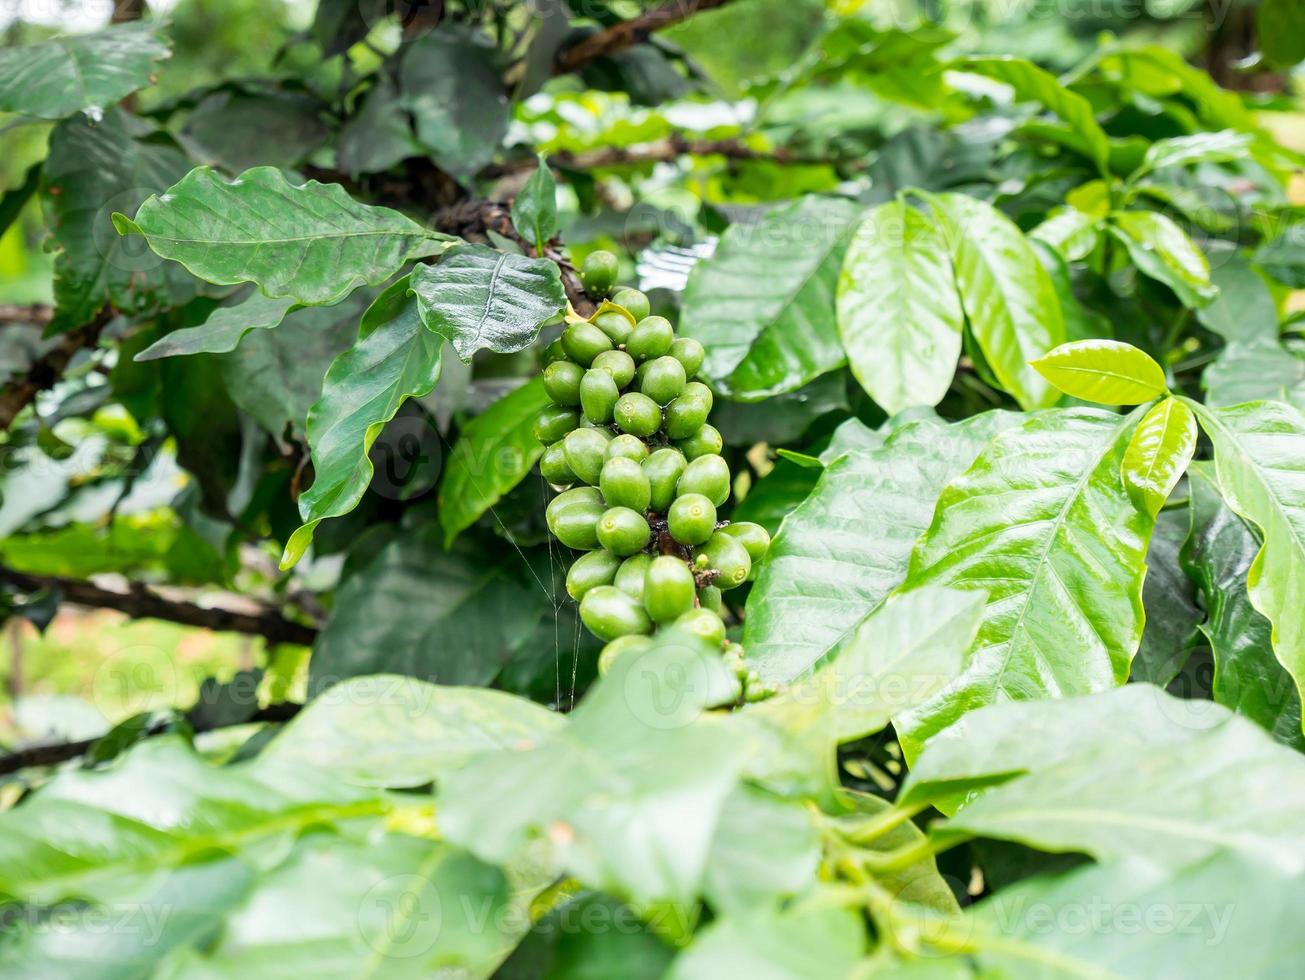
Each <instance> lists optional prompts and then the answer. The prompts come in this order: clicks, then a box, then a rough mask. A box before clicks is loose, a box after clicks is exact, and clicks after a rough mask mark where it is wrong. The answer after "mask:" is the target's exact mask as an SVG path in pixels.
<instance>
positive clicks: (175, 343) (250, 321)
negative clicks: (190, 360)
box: [135, 289, 295, 361]
mask: <svg viewBox="0 0 1305 980" xmlns="http://www.w3.org/2000/svg"><path fill="white" fill-rule="evenodd" d="M294 305H295V301H294V300H293V299H290V298H288V297H285V296H282V297H280V298H277V299H272V298H271V297H268V296H265V295H263V293H262V292H260V291H259V290H257V289H255V290H253V291H252V292H250V293H248V294H246V295H244V296H243V297H242V298H240V299H239V300H237V301H235V302H233V303H229V304H227V305H224V306H219V307H218V308H217V309H216V310H214V311H213V312H212V313H210V314H209V317H208V319H207V320H205V321H204V322H203V323H202V324H200V325H199V326H198V327H185V328H183V329H181V330H174V331H173V332H172V333H170V334H167V335H165V336H163V337H161V338H159V339H158V340H156V341H155V342H154V343H152V344H150V346H149V347H146V348H145V349H144V350H143V351H141V352H140V353H139V354H137V355H136V358H135V359H136V360H138V361H154V360H157V359H158V358H160V357H176V356H177V355H179V354H224V353H226V352H227V351H233V350H235V349H236V345H237V344H239V343H240V338H242V337H243V336H244V335H245V334H246V333H248V332H249V331H250V330H271V329H272V328H273V327H276V326H278V325H279V324H280V323H281V321H282V320H284V319H285V315H286V314H287V313H288V312H290V308H291V307H293V306H294Z"/></svg>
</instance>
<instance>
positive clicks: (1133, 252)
mask: <svg viewBox="0 0 1305 980" xmlns="http://www.w3.org/2000/svg"><path fill="white" fill-rule="evenodd" d="M1106 228H1107V229H1108V230H1109V231H1110V233H1111V234H1112V235H1114V236H1115V237H1116V238H1117V239H1119V240H1120V241H1121V242H1123V243H1124V246H1125V247H1126V248H1127V249H1128V255H1129V257H1130V258H1131V259H1132V260H1133V264H1134V265H1136V266H1137V268H1138V270H1139V271H1140V272H1141V273H1142V274H1143V275H1146V276H1149V277H1151V278H1152V279H1155V280H1156V281H1157V282H1161V283H1164V285H1166V286H1168V287H1169V288H1170V289H1172V290H1173V291H1174V295H1175V296H1177V297H1178V299H1179V301H1180V302H1181V303H1182V304H1183V305H1184V306H1187V307H1198V306H1204V305H1205V304H1206V303H1208V302H1210V300H1212V299H1214V298H1215V297H1216V296H1217V295H1218V294H1219V290H1218V288H1217V287H1216V286H1214V285H1213V284H1212V283H1211V282H1210V263H1209V262H1207V261H1206V258H1205V256H1204V255H1202V254H1201V250H1200V249H1198V248H1197V247H1196V245H1195V244H1194V243H1193V242H1192V240H1191V238H1189V237H1188V235H1187V232H1185V231H1183V229H1182V228H1180V227H1178V225H1176V224H1174V221H1173V219H1172V218H1169V217H1166V216H1165V215H1163V214H1160V213H1159V212H1158V211H1112V212H1111V213H1110V218H1109V220H1108V221H1107V223H1106Z"/></svg>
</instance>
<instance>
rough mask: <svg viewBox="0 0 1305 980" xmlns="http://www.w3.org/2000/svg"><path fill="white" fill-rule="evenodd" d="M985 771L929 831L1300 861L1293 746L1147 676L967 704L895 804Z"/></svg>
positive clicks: (1114, 852)
mask: <svg viewBox="0 0 1305 980" xmlns="http://www.w3.org/2000/svg"><path fill="white" fill-rule="evenodd" d="M961 739H964V740H965V744H964V745H961V744H960V743H959V741H958V740H961ZM936 745H937V746H940V749H939V751H938V753H937V754H936V755H935V754H934V752H935V746H936ZM931 756H932V758H931ZM985 784H986V785H987V786H988V787H989V788H987V789H984V790H983V791H982V792H981V793H979V794H978V795H977V796H976V797H973V798H971V799H969V800H968V801H967V802H965V803H964V805H963V806H961V807H960V808H959V809H958V810H957V811H956V813H955V814H954V816H953V817H952V818H951V819H950V820H948V821H947V822H946V823H945V824H943V825H941V826H935V827H931V828H930V833H931V836H935V837H938V838H940V839H942V840H947V839H954V838H955V837H958V836H960V837H968V836H983V837H997V838H1001V839H1003V840H1014V841H1018V842H1020V843H1023V844H1027V845H1030V846H1033V847H1037V848H1039V849H1041V850H1050V851H1080V852H1082V853H1085V854H1090V855H1092V856H1093V857H1095V858H1096V859H1097V860H1099V861H1109V860H1120V859H1126V858H1138V859H1141V860H1145V861H1148V862H1150V863H1152V864H1154V865H1156V866H1159V867H1165V868H1180V867H1182V866H1183V865H1186V864H1189V863H1191V862H1193V861H1199V860H1202V859H1204V858H1207V857H1210V856H1211V855H1213V854H1216V853H1218V852H1219V851H1221V850H1230V851H1239V852H1241V853H1243V854H1246V855H1256V856H1261V857H1264V858H1267V859H1271V860H1273V861H1274V863H1275V864H1277V865H1278V866H1279V867H1281V868H1282V869H1284V870H1286V871H1290V872H1292V873H1295V874H1297V875H1299V874H1301V873H1302V872H1303V871H1305V837H1302V835H1301V834H1300V832H1299V826H1300V821H1301V818H1302V817H1303V816H1305V766H1302V765H1301V764H1300V756H1299V755H1298V754H1297V753H1296V752H1295V751H1294V750H1293V749H1290V748H1287V747H1286V746H1283V745H1279V744H1277V743H1276V742H1274V741H1273V740H1272V739H1271V738H1270V737H1269V736H1268V734H1267V733H1265V732H1264V731H1263V730H1262V729H1261V728H1260V727H1259V726H1258V725H1256V724H1254V723H1253V722H1251V721H1249V720H1247V719H1245V718H1241V717H1239V716H1237V715H1234V714H1232V713H1231V712H1229V711H1228V710H1227V709H1226V708H1222V707H1220V706H1219V705H1215V704H1210V703H1209V702H1190V701H1183V700H1180V699H1178V698H1174V697H1172V696H1171V695H1168V694H1166V693H1165V692H1163V691H1161V690H1159V689H1158V688H1154V687H1151V686H1150V685H1147V684H1130V685H1128V686H1127V687H1124V688H1121V689H1119V690H1116V691H1109V692H1104V693H1100V694H1095V695H1091V696H1088V697H1083V698H1076V699H1074V700H1072V701H1064V702H1059V703H1056V704H1051V703H1049V702H1024V703H1019V702H1015V703H1007V704H996V705H991V706H989V707H986V708H983V709H980V710H979V711H976V712H974V713H972V714H970V715H969V716H968V717H967V718H966V720H965V722H963V723H962V724H961V725H958V726H956V727H955V728H953V729H951V730H949V731H947V732H945V733H944V734H943V735H940V736H938V737H937V738H936V739H935V740H934V741H933V742H931V743H930V744H929V746H928V747H927V748H926V749H925V752H924V754H923V755H922V756H921V757H920V759H919V760H918V761H917V763H916V766H915V767H914V769H913V771H912V773H911V775H910V776H909V777H908V778H907V781H906V783H905V784H904V785H903V788H902V800H899V805H901V804H902V801H903V800H910V801H912V802H913V803H915V804H919V803H922V802H925V801H927V800H929V799H931V798H935V794H938V793H939V792H942V793H945V794H947V795H948V796H949V797H950V798H951V799H954V798H955V797H954V796H950V794H954V793H956V792H957V791H958V790H964V789H971V790H972V789H976V788H978V787H980V786H983V785H985ZM994 784H996V785H994ZM940 802H942V801H940Z"/></svg>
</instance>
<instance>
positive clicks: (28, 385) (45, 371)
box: [0, 306, 114, 431]
mask: <svg viewBox="0 0 1305 980" xmlns="http://www.w3.org/2000/svg"><path fill="white" fill-rule="evenodd" d="M113 316H114V313H113V310H112V309H111V308H110V307H107V306H106V307H105V308H104V309H103V310H101V311H100V312H99V313H97V314H96V315H95V318H94V319H93V320H91V322H90V323H88V324H86V325H85V326H81V327H78V328H77V329H76V330H70V331H69V332H68V333H65V334H61V335H60V336H59V338H58V342H57V343H56V344H55V345H54V347H52V348H51V349H50V350H48V351H46V352H45V354H44V355H42V356H41V357H40V358H38V359H37V360H36V361H35V362H33V364H32V366H31V367H29V368H28V369H27V372H26V373H25V374H23V375H21V376H20V377H17V378H15V379H14V380H13V381H10V382H9V383H8V384H6V385H5V386H4V388H3V389H0V431H7V430H8V429H9V426H11V425H13V422H14V419H15V418H17V417H18V413H19V412H21V411H22V410H23V409H24V408H26V407H27V406H28V405H30V404H31V403H32V402H33V401H35V400H36V396H37V395H38V394H40V393H41V392H42V391H45V390H46V389H47V388H52V387H54V385H55V383H56V382H57V381H58V380H59V379H60V378H61V377H62V376H63V372H64V371H65V370H66V369H67V367H68V363H69V362H70V361H71V360H72V359H73V355H75V354H76V353H77V352H78V351H79V350H81V349H82V348H83V347H90V346H91V345H93V344H94V343H95V342H96V340H98V339H99V336H100V332H101V331H102V330H103V329H104V328H105V327H106V326H108V325H109V322H110V321H112V320H113Z"/></svg>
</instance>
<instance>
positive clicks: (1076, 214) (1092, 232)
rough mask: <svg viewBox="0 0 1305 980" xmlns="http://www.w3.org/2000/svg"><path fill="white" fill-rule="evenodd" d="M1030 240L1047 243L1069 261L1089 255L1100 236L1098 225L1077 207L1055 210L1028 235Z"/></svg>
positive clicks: (1095, 220)
mask: <svg viewBox="0 0 1305 980" xmlns="http://www.w3.org/2000/svg"><path fill="white" fill-rule="evenodd" d="M1029 237H1030V238H1033V239H1037V240H1038V241H1043V242H1046V243H1047V244H1048V245H1050V246H1051V247H1052V248H1054V249H1055V250H1056V251H1057V252H1059V253H1060V254H1061V255H1063V256H1064V257H1065V259H1066V260H1067V261H1069V262H1078V261H1081V260H1083V259H1085V258H1087V257H1088V256H1089V255H1091V254H1092V250H1093V249H1095V248H1096V246H1097V241H1098V240H1099V239H1100V237H1101V223H1100V221H1098V220H1097V219H1096V218H1095V217H1093V216H1092V215H1090V214H1085V213H1084V212H1082V211H1080V210H1079V209H1078V208H1073V207H1062V208H1054V209H1053V210H1052V211H1051V212H1050V213H1049V214H1048V215H1047V220H1045V221H1043V222H1042V224H1040V225H1038V226H1037V227H1035V228H1034V229H1033V230H1032V231H1030V232H1029Z"/></svg>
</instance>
